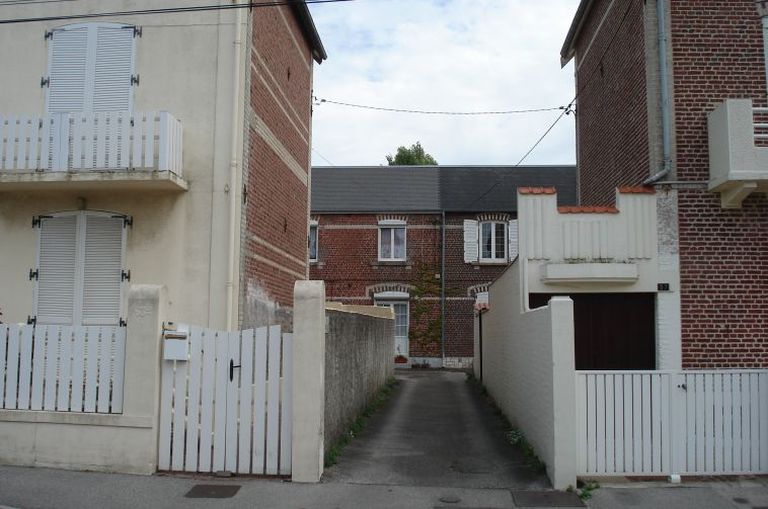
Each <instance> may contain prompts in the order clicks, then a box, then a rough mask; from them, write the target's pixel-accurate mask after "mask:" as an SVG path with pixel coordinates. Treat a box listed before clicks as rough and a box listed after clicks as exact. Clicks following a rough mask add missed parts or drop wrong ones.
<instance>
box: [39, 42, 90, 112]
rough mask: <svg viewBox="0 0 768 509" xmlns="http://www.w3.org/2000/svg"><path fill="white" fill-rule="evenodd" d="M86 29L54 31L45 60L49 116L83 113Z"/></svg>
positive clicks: (85, 85) (86, 82)
mask: <svg viewBox="0 0 768 509" xmlns="http://www.w3.org/2000/svg"><path fill="white" fill-rule="evenodd" d="M88 33H89V31H88V27H79V28H71V29H59V30H54V31H53V37H52V40H51V46H50V52H49V58H48V78H49V80H50V81H49V83H48V100H47V103H48V106H47V111H48V113H64V112H69V111H85V109H86V99H85V96H86V87H87V86H88V79H87V77H88Z"/></svg>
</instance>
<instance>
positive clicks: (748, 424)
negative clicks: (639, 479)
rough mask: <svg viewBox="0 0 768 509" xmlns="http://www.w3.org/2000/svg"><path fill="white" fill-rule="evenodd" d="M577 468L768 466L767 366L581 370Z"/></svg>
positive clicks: (684, 471)
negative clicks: (705, 368)
mask: <svg viewBox="0 0 768 509" xmlns="http://www.w3.org/2000/svg"><path fill="white" fill-rule="evenodd" d="M576 390H577V411H578V442H577V446H578V455H579V475H590V476H600V475H669V474H681V475H738V474H765V473H768V370H760V371H757V370H751V371H745V370H728V371H680V372H672V371H644V372H639V371H634V372H629V371H612V372H607V371H577V372H576Z"/></svg>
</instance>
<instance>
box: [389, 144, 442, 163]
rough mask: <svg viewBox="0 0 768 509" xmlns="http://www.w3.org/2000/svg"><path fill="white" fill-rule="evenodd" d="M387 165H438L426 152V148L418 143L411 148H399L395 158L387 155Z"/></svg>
mask: <svg viewBox="0 0 768 509" xmlns="http://www.w3.org/2000/svg"><path fill="white" fill-rule="evenodd" d="M387 163H389V165H390V166H416V165H437V161H435V158H434V157H432V156H431V155H429V154H427V153H426V152H424V147H422V146H421V143H420V142H418V141H417V142H416V144H414V145H411V147H410V148H408V147H403V146H400V147H398V148H397V154H395V155H394V157H393V156H392V154H389V155H387Z"/></svg>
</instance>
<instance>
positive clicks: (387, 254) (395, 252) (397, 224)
mask: <svg viewBox="0 0 768 509" xmlns="http://www.w3.org/2000/svg"><path fill="white" fill-rule="evenodd" d="M405 258H406V232H405V221H395V220H386V221H379V260H380V261H405Z"/></svg>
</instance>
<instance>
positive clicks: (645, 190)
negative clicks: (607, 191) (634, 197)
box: [619, 186, 656, 194]
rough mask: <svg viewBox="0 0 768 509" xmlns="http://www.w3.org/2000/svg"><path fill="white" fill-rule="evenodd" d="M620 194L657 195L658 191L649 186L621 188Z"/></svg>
mask: <svg viewBox="0 0 768 509" xmlns="http://www.w3.org/2000/svg"><path fill="white" fill-rule="evenodd" d="M619 192H620V193H621V194H656V191H654V189H653V188H652V187H649V186H621V187H619Z"/></svg>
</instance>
